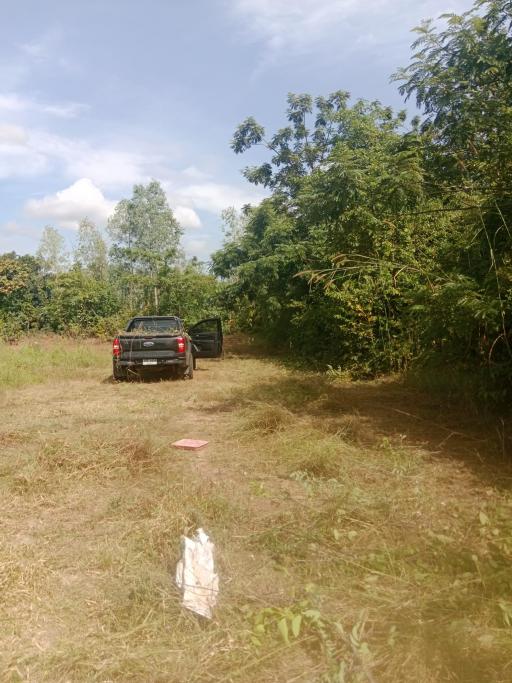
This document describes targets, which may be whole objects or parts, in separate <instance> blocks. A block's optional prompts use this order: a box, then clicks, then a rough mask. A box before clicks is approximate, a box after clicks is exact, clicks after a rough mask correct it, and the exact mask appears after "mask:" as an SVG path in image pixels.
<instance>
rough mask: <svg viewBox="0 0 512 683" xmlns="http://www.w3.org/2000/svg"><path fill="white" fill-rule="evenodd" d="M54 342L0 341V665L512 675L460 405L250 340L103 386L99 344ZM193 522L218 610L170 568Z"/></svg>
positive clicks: (115, 673)
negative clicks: (203, 537) (211, 565)
mask: <svg viewBox="0 0 512 683" xmlns="http://www.w3.org/2000/svg"><path fill="white" fill-rule="evenodd" d="M59 344H60V342H57V341H48V342H47V343H46V345H45V347H44V353H42V352H41V351H40V350H38V349H36V350H34V349H33V348H31V346H30V345H28V346H23V345H22V346H20V347H17V348H12V347H9V349H8V350H7V351H6V350H5V349H4V350H0V355H1V353H4V354H5V353H8V354H11V355H9V356H8V358H9V360H12V361H13V362H14V361H15V362H16V364H17V365H16V367H18V368H21V370H20V381H19V383H18V384H16V383H14V384H11V386H10V388H8V389H7V390H4V393H3V395H2V396H1V397H0V401H1V402H2V408H3V410H4V413H3V414H4V422H3V425H2V431H1V432H0V443H1V444H2V451H1V453H0V520H1V522H0V523H1V525H2V542H1V548H0V552H1V555H0V564H1V566H0V577H1V579H0V581H1V583H0V585H1V586H2V588H3V601H2V605H1V606H0V617H1V619H2V623H3V626H4V628H3V630H2V633H1V634H0V652H1V654H0V670H1V671H2V673H1V675H0V678H1V679H2V680H6V681H27V682H28V681H35V682H37V683H39V681H42V682H43V681H48V682H51V683H61V682H62V683H64V682H65V681H66V682H67V681H73V683H75V682H77V683H81V682H86V681H87V682H89V681H96V682H98V683H100V682H101V683H106V682H107V681H119V682H123V683H124V682H125V681H137V682H139V681H140V682H144V683H146V682H147V681H151V682H156V681H161V682H162V683H164V681H165V682H167V681H173V683H174V682H176V683H180V682H183V683H185V682H187V683H188V682H193V683H194V682H197V683H199V682H201V683H203V682H204V681H210V680H211V681H217V682H220V681H228V682H233V683H234V682H237V681H239V682H244V681H262V682H267V681H268V682H269V683H270V682H276V683H277V682H278V681H279V682H280V681H301V680H303V681H319V682H323V683H327V682H332V683H334V682H339V681H345V683H361V682H366V681H368V682H371V681H379V683H395V681H404V682H405V683H408V682H409V681H410V682H411V683H413V682H414V683H430V682H432V683H434V681H436V682H437V681H445V680H446V681H460V682H461V683H462V682H463V681H464V683H467V682H469V683H481V682H482V681H486V682H487V681H489V682H490V683H505V682H506V681H507V682H508V681H509V680H510V672H511V670H512V582H511V578H510V577H511V574H510V562H511V559H512V557H511V556H512V525H511V522H510V520H511V518H512V514H511V513H512V496H511V495H510V491H509V488H508V483H507V482H508V480H507V479H506V473H505V472H504V470H502V472H501V473H500V475H499V476H498V477H497V476H496V475H495V470H493V468H492V467H491V466H487V465H485V464H482V461H484V463H485V453H484V451H483V447H482V445H481V442H479V449H480V450H479V453H480V458H481V460H478V467H479V468H480V469H479V468H477V467H476V466H475V460H474V458H472V457H471V450H470V446H468V444H472V443H473V442H472V441H471V439H470V438H469V437H470V436H471V427H470V426H469V427H468V425H466V424H462V423H461V424H460V425H455V424H454V423H453V421H452V422H451V423H450V425H448V426H446V425H444V424H443V423H440V418H439V416H436V417H435V420H433V419H432V414H431V413H426V412H424V413H423V414H422V415H423V416H424V417H423V418H421V419H419V418H420V417H421V416H418V418H417V417H414V419H412V418H409V417H407V416H406V413H409V412H410V411H411V408H410V403H411V399H410V396H409V395H408V394H403V395H402V393H401V392H402V391H403V390H402V389H401V388H400V387H395V386H392V385H391V384H389V383H388V384H386V383H376V384H371V383H369V384H359V385H352V384H346V385H345V384H343V383H340V382H333V381H330V380H328V379H325V378H323V377H320V376H317V375H312V374H302V373H294V372H290V371H289V370H286V369H285V368H283V367H281V366H279V365H275V364H271V363H269V362H266V361H264V360H262V359H261V358H258V359H253V358H250V357H245V355H246V353H245V352H244V357H242V355H239V356H238V357H230V358H228V359H226V360H225V361H224V362H217V361H213V362H205V361H200V364H199V369H198V371H197V374H196V377H195V379H194V381H193V382H153V383H148V384H144V383H140V384H139V383H128V384H112V383H110V382H108V381H106V380H107V378H108V374H109V361H110V358H109V350H108V348H107V346H104V347H102V346H100V345H94V344H92V345H91V346H90V348H91V349H92V352H91V353H92V355H89V356H88V358H85V356H81V354H82V353H84V354H86V355H87V352H88V348H89V347H88V345H87V343H83V345H79V348H75V347H74V346H73V345H74V342H73V343H71V342H62V346H60V345H59ZM45 354H47V355H45ZM5 358H7V356H5V355H4V359H5ZM80 358H82V360H80ZM80 363H82V365H80ZM90 363H92V365H93V366H90V365H89V364H90ZM9 382H12V379H10V380H9ZM400 401H402V402H400ZM424 402H425V403H426V401H424ZM422 405H423V404H422V403H421V402H418V404H417V405H415V408H414V411H415V414H416V415H417V414H418V413H419V411H420V409H421V407H422ZM399 411H402V413H404V414H402V413H400V412H399ZM450 419H451V418H450ZM432 423H434V426H433V427H432V428H431V427H430V425H432ZM454 427H456V428H454ZM430 432H433V433H430ZM456 432H457V433H461V434H469V437H467V438H466V437H464V438H462V437H459V436H457V434H456ZM447 435H450V438H448V439H446V436H447ZM185 436H191V437H197V438H205V439H207V440H208V441H209V442H210V443H209V446H208V447H207V449H205V450H202V451H199V452H198V453H186V452H180V451H176V450H174V449H172V448H171V446H170V444H171V443H172V441H174V440H176V439H177V438H182V437H185ZM480 436H482V435H480ZM483 443H485V442H483ZM439 444H440V445H439ZM450 449H453V450H450ZM465 449H466V450H465ZM466 453H467V455H468V457H467V459H466V457H465V454H466ZM198 525H202V526H204V527H205V528H206V529H207V531H208V532H209V533H210V534H211V535H212V538H213V539H214V541H215V542H216V544H217V549H218V558H217V560H218V569H219V573H220V576H221V594H220V601H219V606H218V609H217V610H216V614H215V619H214V620H213V621H212V622H211V623H204V622H202V621H201V620H199V619H196V618H195V617H194V616H193V615H190V614H188V613H185V612H183V610H182V609H181V607H180V604H179V595H178V593H177V591H176V589H175V588H174V584H173V573H174V568H175V563H176V560H177V558H178V554H179V540H180V535H181V534H182V533H191V532H192V531H193V530H194V529H195V528H196V527H197V526H198Z"/></svg>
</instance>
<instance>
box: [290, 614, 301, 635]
mask: <svg viewBox="0 0 512 683" xmlns="http://www.w3.org/2000/svg"><path fill="white" fill-rule="evenodd" d="M301 623H302V614H296V615H295V616H294V617H293V619H292V633H293V635H294V637H295V638H298V637H299V633H300V625H301Z"/></svg>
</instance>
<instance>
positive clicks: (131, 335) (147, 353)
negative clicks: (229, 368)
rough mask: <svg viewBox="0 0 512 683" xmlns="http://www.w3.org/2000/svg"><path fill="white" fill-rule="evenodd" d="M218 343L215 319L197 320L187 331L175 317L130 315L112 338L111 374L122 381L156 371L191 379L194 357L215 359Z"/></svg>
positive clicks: (219, 334) (218, 323) (218, 326)
mask: <svg viewBox="0 0 512 683" xmlns="http://www.w3.org/2000/svg"><path fill="white" fill-rule="evenodd" d="M222 344H223V338H222V324H221V321H220V319H219V318H208V319H206V320H201V321H200V322H198V323H196V324H195V325H193V326H192V327H191V328H189V329H188V330H185V329H184V327H183V322H182V320H180V318H177V317H175V316H140V317H137V318H132V319H131V320H130V321H129V322H128V324H127V326H126V330H125V332H124V333H122V334H120V335H118V336H117V337H116V338H115V339H114V341H113V344H112V365H113V373H112V374H113V376H114V379H116V380H122V379H128V378H129V377H130V376H134V375H136V374H139V375H140V373H141V372H144V371H152V372H155V371H157V372H166V373H167V374H172V375H173V376H175V377H181V378H185V377H188V378H189V379H192V377H193V376H194V370H195V366H196V358H218V357H219V356H220V355H221V354H222Z"/></svg>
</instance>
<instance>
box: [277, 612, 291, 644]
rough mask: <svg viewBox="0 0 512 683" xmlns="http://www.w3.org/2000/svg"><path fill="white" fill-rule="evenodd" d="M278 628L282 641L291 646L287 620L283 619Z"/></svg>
mask: <svg viewBox="0 0 512 683" xmlns="http://www.w3.org/2000/svg"><path fill="white" fill-rule="evenodd" d="M277 628H278V630H279V633H280V634H281V637H282V639H283V640H284V642H285V643H286V644H287V645H289V644H290V639H289V637H288V622H287V621H286V619H285V618H283V619H281V621H279V623H278V624H277Z"/></svg>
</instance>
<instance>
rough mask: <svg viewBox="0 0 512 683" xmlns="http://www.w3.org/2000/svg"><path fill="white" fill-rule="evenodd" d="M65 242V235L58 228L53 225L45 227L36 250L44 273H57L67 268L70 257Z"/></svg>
mask: <svg viewBox="0 0 512 683" xmlns="http://www.w3.org/2000/svg"><path fill="white" fill-rule="evenodd" d="M65 244H66V243H65V240H64V237H63V236H62V235H61V234H60V232H59V231H58V230H56V229H55V228H53V227H52V226H51V225H47V226H46V227H45V229H44V230H43V234H42V235H41V240H40V242H39V247H38V249H37V252H36V256H37V258H38V259H39V262H40V263H41V266H42V269H43V272H44V273H46V274H52V275H55V274H57V273H62V272H63V271H64V270H66V268H67V266H68V265H69V257H68V254H67V253H66V250H65Z"/></svg>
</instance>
